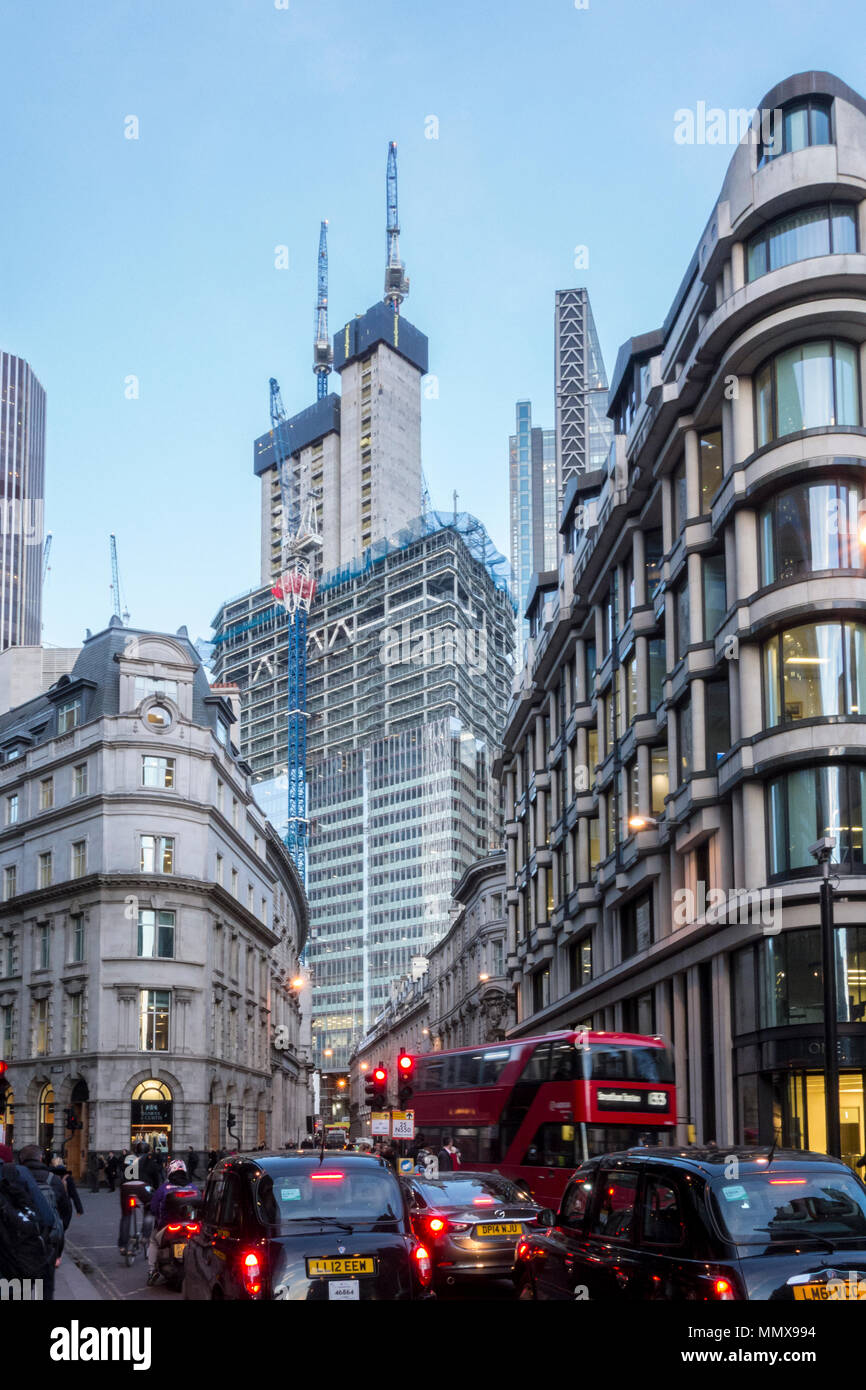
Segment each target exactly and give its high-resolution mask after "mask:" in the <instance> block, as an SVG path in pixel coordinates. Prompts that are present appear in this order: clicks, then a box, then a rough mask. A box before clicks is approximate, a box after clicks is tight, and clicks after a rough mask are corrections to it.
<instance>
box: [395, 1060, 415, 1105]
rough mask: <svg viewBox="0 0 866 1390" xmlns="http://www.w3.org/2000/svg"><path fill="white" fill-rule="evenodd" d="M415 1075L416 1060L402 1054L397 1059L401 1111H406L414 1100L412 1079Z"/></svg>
mask: <svg viewBox="0 0 866 1390" xmlns="http://www.w3.org/2000/svg"><path fill="white" fill-rule="evenodd" d="M414 1073H415V1058H414V1057H412V1056H410V1054H409V1053H408V1052H401V1053H400V1056H399V1057H398V1058H397V1085H398V1087H399V1090H398V1092H397V1096H398V1099H399V1102H400V1109H401V1110H405V1109H406V1107H407V1106H408V1104H409V1101H410V1100H411V1099H412V1077H413V1075H414Z"/></svg>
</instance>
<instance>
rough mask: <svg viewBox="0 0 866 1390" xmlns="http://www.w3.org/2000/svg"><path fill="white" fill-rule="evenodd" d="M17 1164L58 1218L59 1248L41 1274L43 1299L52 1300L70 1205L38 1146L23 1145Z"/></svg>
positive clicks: (68, 1220) (60, 1182) (63, 1188)
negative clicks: (28, 1176) (59, 1228)
mask: <svg viewBox="0 0 866 1390" xmlns="http://www.w3.org/2000/svg"><path fill="white" fill-rule="evenodd" d="M18 1162H19V1165H20V1166H21V1167H22V1168H25V1169H26V1170H27V1172H28V1173H29V1174H30V1176H31V1178H32V1179H33V1181H34V1183H35V1184H36V1186H37V1187H38V1188H39V1191H40V1193H41V1194H42V1196H43V1197H44V1198H45V1201H46V1202H47V1203H48V1205H49V1206H50V1207H53V1209H54V1211H55V1212H56V1213H57V1215H58V1216H59V1217H60V1221H61V1234H60V1241H59V1248H58V1249H57V1251H56V1255H55V1256H53V1257H52V1259H51V1261H50V1262H49V1264H47V1265H46V1267H45V1273H44V1274H43V1276H42V1277H43V1280H44V1283H43V1297H44V1298H48V1299H53V1297H54V1271H55V1269H56V1268H57V1265H58V1264H59V1263H60V1258H61V1256H62V1254H63V1232H65V1230H66V1227H67V1226H68V1225H69V1223H70V1221H71V1220H72V1203H71V1202H70V1200H69V1198H68V1196H67V1195H66V1188H65V1187H64V1186H63V1180H62V1179H61V1178H59V1177H58V1176H57V1175H56V1174H55V1173H52V1172H51V1171H50V1169H49V1168H48V1167H47V1166H46V1164H44V1163H43V1162H42V1151H41V1149H40V1148H39V1145H38V1144H25V1145H24V1148H23V1149H22V1150H21V1151H20V1153H19V1154H18Z"/></svg>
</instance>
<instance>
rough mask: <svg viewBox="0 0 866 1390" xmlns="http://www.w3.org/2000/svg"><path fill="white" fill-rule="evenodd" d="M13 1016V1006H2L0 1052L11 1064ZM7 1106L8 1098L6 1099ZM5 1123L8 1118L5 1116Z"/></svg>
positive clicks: (13, 1031) (13, 1044) (0, 1015)
mask: <svg viewBox="0 0 866 1390" xmlns="http://www.w3.org/2000/svg"><path fill="white" fill-rule="evenodd" d="M14 1038H15V1016H14V1013H13V1006H12V1005H11V1004H4V1005H3V1007H2V1008H0V1051H2V1053H3V1058H4V1060H5V1061H8V1062H11V1061H12V1060H13V1059H14V1057H15V1043H14ZM7 1105H8V1097H7ZM6 1119H7V1122H8V1120H9V1116H8V1114H7V1116H6Z"/></svg>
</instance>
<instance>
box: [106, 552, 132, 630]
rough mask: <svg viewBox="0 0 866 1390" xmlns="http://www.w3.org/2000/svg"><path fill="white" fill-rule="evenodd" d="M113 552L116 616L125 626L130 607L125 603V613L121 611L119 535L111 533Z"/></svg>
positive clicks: (112, 565) (112, 571)
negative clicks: (118, 560) (118, 561)
mask: <svg viewBox="0 0 866 1390" xmlns="http://www.w3.org/2000/svg"><path fill="white" fill-rule="evenodd" d="M108 546H109V550H110V552H111V593H112V598H113V600H114V614H115V617H117V618H120V621H121V622H122V623H123V624H124V626H125V625H126V624H127V623H128V622H129V609H128V608H127V607H126V605H124V609H123V613H121V611H120V574H119V572H118V568H117V537H116V536H115V535H113V534H112V535H111V536H110V537H109V541H108Z"/></svg>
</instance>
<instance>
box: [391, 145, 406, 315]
mask: <svg viewBox="0 0 866 1390" xmlns="http://www.w3.org/2000/svg"><path fill="white" fill-rule="evenodd" d="M385 182H386V203H387V210H388V231H387V238H388V259H387V261H386V263H385V303H386V304H390V305H391V307H392V308H393V310H394V313H395V314H399V312H400V305H401V304H402V303H403V300H404V299H405V298H406V295H407V294H408V293H409V276H408V275H407V274H406V267H405V266H404V264H403V262H402V261H401V260H400V222H399V219H398V216H397V141H396V140H392V141H391V143H390V145H389V146H388V172H387V175H386V180H385Z"/></svg>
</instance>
